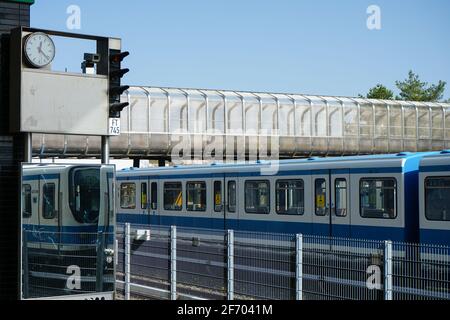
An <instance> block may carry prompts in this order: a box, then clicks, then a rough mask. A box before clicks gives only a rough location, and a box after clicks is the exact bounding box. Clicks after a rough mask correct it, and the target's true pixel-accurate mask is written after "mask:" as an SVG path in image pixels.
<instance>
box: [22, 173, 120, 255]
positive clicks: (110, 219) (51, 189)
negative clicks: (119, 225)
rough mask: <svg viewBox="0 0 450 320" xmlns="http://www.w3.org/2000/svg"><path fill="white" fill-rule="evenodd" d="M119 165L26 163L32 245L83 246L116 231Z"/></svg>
mask: <svg viewBox="0 0 450 320" xmlns="http://www.w3.org/2000/svg"><path fill="white" fill-rule="evenodd" d="M113 182H114V167H113V166H80V165H25V166H24V168H23V173H22V230H23V233H24V238H25V240H26V241H27V242H28V247H29V248H41V249H48V250H52V249H58V250H59V251H65V250H68V251H70V250H72V251H73V250H79V249H80V248H84V247H85V248H89V247H92V245H93V244H95V243H96V241H97V237H94V236H93V235H95V234H97V233H99V232H103V233H111V232H114V224H115V221H114V216H113V214H112V213H113V212H114V211H113V208H114V193H113V191H114V189H113V188H114V183H113Z"/></svg>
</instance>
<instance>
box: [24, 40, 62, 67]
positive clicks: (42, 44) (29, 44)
mask: <svg viewBox="0 0 450 320" xmlns="http://www.w3.org/2000/svg"><path fill="white" fill-rule="evenodd" d="M24 51H25V57H26V59H27V61H28V63H29V64H30V65H31V66H33V67H35V68H42V67H45V66H47V65H48V64H49V63H50V62H52V61H53V59H54V58H55V44H54V42H53V40H52V39H51V38H50V37H49V36H48V35H46V34H45V33H42V32H36V33H32V34H30V35H29V36H28V37H27V39H26V41H25V45H24Z"/></svg>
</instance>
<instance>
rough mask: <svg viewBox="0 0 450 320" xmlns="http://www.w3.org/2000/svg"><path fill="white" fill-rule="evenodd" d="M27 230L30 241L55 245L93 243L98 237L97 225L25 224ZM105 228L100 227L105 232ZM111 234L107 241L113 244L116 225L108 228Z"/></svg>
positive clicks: (27, 238)
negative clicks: (61, 226) (60, 226)
mask: <svg viewBox="0 0 450 320" xmlns="http://www.w3.org/2000/svg"><path fill="white" fill-rule="evenodd" d="M23 228H24V230H25V231H26V232H27V237H26V240H27V241H28V242H29V243H36V242H39V243H47V244H54V245H58V244H61V245H92V244H96V243H97V240H98V237H97V232H98V231H99V230H98V229H97V226H77V227H63V228H61V232H62V234H60V229H59V228H58V227H57V226H37V225H23ZM104 230H105V229H104V228H100V231H101V232H104ZM108 233H109V235H108V236H107V239H106V240H107V243H108V244H112V243H113V240H114V227H111V226H110V227H109V228H108Z"/></svg>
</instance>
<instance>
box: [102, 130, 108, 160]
mask: <svg viewBox="0 0 450 320" xmlns="http://www.w3.org/2000/svg"><path fill="white" fill-rule="evenodd" d="M102 164H109V137H108V136H102Z"/></svg>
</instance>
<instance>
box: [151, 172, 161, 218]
mask: <svg viewBox="0 0 450 320" xmlns="http://www.w3.org/2000/svg"><path fill="white" fill-rule="evenodd" d="M148 189H149V197H148V214H149V218H150V219H149V223H150V224H152V225H157V226H159V225H161V216H160V215H159V212H158V210H159V208H158V181H157V180H153V179H150V180H149V181H148Z"/></svg>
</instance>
